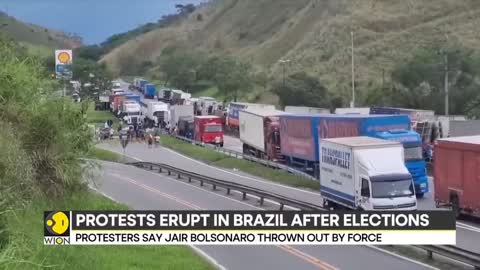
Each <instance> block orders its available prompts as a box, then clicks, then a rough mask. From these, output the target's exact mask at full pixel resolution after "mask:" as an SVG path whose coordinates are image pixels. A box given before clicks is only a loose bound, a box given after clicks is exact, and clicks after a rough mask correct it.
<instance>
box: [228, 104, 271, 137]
mask: <svg viewBox="0 0 480 270" xmlns="http://www.w3.org/2000/svg"><path fill="white" fill-rule="evenodd" d="M249 108H251V109H255V108H259V109H266V110H275V106H273V105H268V104H255V103H242V102H232V103H230V104H229V105H228V108H227V119H226V124H227V126H228V127H229V128H231V129H233V130H238V129H239V125H240V120H239V113H240V111H241V110H246V109H249Z"/></svg>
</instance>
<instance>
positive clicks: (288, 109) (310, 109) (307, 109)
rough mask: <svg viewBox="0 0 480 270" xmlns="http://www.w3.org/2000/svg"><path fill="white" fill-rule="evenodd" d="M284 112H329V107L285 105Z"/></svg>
mask: <svg viewBox="0 0 480 270" xmlns="http://www.w3.org/2000/svg"><path fill="white" fill-rule="evenodd" d="M285 112H288V113H300V114H330V109H325V108H313V107H302V106H285Z"/></svg>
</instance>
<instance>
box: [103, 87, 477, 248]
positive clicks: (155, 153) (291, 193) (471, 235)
mask: <svg viewBox="0 0 480 270" xmlns="http://www.w3.org/2000/svg"><path fill="white" fill-rule="evenodd" d="M122 87H123V88H124V89H126V90H128V83H125V82H124V83H122ZM137 94H140V95H141V93H139V92H137ZM104 147H105V149H107V150H113V151H116V152H121V148H120V145H119V144H114V145H104ZM225 147H226V148H228V149H232V150H236V151H240V152H241V151H242V149H241V147H242V146H241V142H240V140H239V139H238V138H234V137H230V136H226V137H225ZM128 152H129V155H131V156H132V157H136V158H138V159H141V160H143V161H150V162H161V163H165V164H169V165H172V166H180V167H181V168H183V169H186V170H191V171H194V172H197V173H200V174H204V175H208V176H212V177H215V178H219V179H224V180H227V181H232V182H237V183H242V184H245V185H248V186H251V187H255V188H260V189H263V190H268V191H271V192H274V193H277V194H281V195H284V196H287V197H290V198H296V199H300V198H301V199H302V200H303V201H306V202H310V203H313V204H318V205H320V204H321V202H322V198H321V196H320V194H319V193H318V192H311V191H306V190H302V189H298V188H291V187H287V186H284V185H279V184H275V183H272V182H269V181H266V180H264V179H260V178H258V177H254V176H251V175H247V174H244V173H242V172H238V171H237V172H233V171H229V170H223V169H218V168H214V167H211V166H207V165H205V164H204V163H201V162H198V161H195V160H193V159H190V158H187V157H184V156H182V155H179V154H177V153H176V152H173V151H171V150H169V149H163V148H159V149H154V150H152V151H149V149H147V148H146V147H145V146H142V145H132V146H129V149H128ZM429 186H430V192H429V193H428V194H426V195H425V197H424V198H423V199H419V200H418V209H419V210H438V209H437V208H436V207H435V201H434V198H433V194H434V184H433V178H431V177H430V178H429ZM478 243H480V226H479V225H478V224H475V223H472V222H457V245H458V246H459V247H462V248H464V249H467V250H470V251H473V252H477V253H480V244H478Z"/></svg>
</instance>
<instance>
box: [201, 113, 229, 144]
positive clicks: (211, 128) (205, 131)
mask: <svg viewBox="0 0 480 270" xmlns="http://www.w3.org/2000/svg"><path fill="white" fill-rule="evenodd" d="M194 125H195V140H196V141H198V142H202V143H208V144H215V145H219V146H220V147H223V124H222V118H221V117H219V116H215V115H207V116H195V118H194Z"/></svg>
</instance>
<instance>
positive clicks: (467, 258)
mask: <svg viewBox="0 0 480 270" xmlns="http://www.w3.org/2000/svg"><path fill="white" fill-rule="evenodd" d="M129 164H130V165H133V166H135V167H138V168H142V169H149V170H152V171H153V170H157V171H158V172H159V173H163V172H165V173H167V174H168V175H170V176H172V174H173V176H176V177H177V179H182V178H186V179H188V182H190V183H191V182H192V181H193V180H196V181H198V182H200V186H204V184H205V183H206V184H209V185H211V186H212V189H213V190H216V189H217V188H218V187H220V188H223V189H225V190H226V192H227V194H230V193H231V192H232V191H237V192H240V193H241V194H242V199H243V200H245V199H246V198H247V195H248V194H250V195H253V196H256V197H258V198H260V201H259V203H260V205H263V203H264V200H265V199H268V200H271V201H275V202H277V203H278V204H279V205H280V210H283V209H284V206H285V205H288V206H291V207H294V208H297V209H299V210H314V211H323V210H325V209H323V208H322V207H321V206H320V205H315V204H312V203H307V202H303V201H299V200H296V199H292V198H288V197H285V196H282V195H279V194H276V193H273V192H269V191H265V190H261V189H258V188H253V187H249V186H246V185H242V184H238V183H234V182H229V181H225V180H220V179H216V178H213V177H209V176H205V175H201V174H198V173H194V172H190V171H186V170H183V169H179V168H176V167H173V166H170V165H166V164H162V163H152V162H133V163H129ZM414 247H416V248H419V249H423V250H425V251H427V254H428V257H429V258H430V259H433V254H434V253H436V254H438V255H440V256H442V257H446V258H449V259H452V260H455V261H458V262H461V263H464V264H466V265H470V266H473V267H474V269H475V270H480V254H478V253H475V252H471V251H468V250H465V249H461V248H458V247H455V246H431V245H415V246H414Z"/></svg>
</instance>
